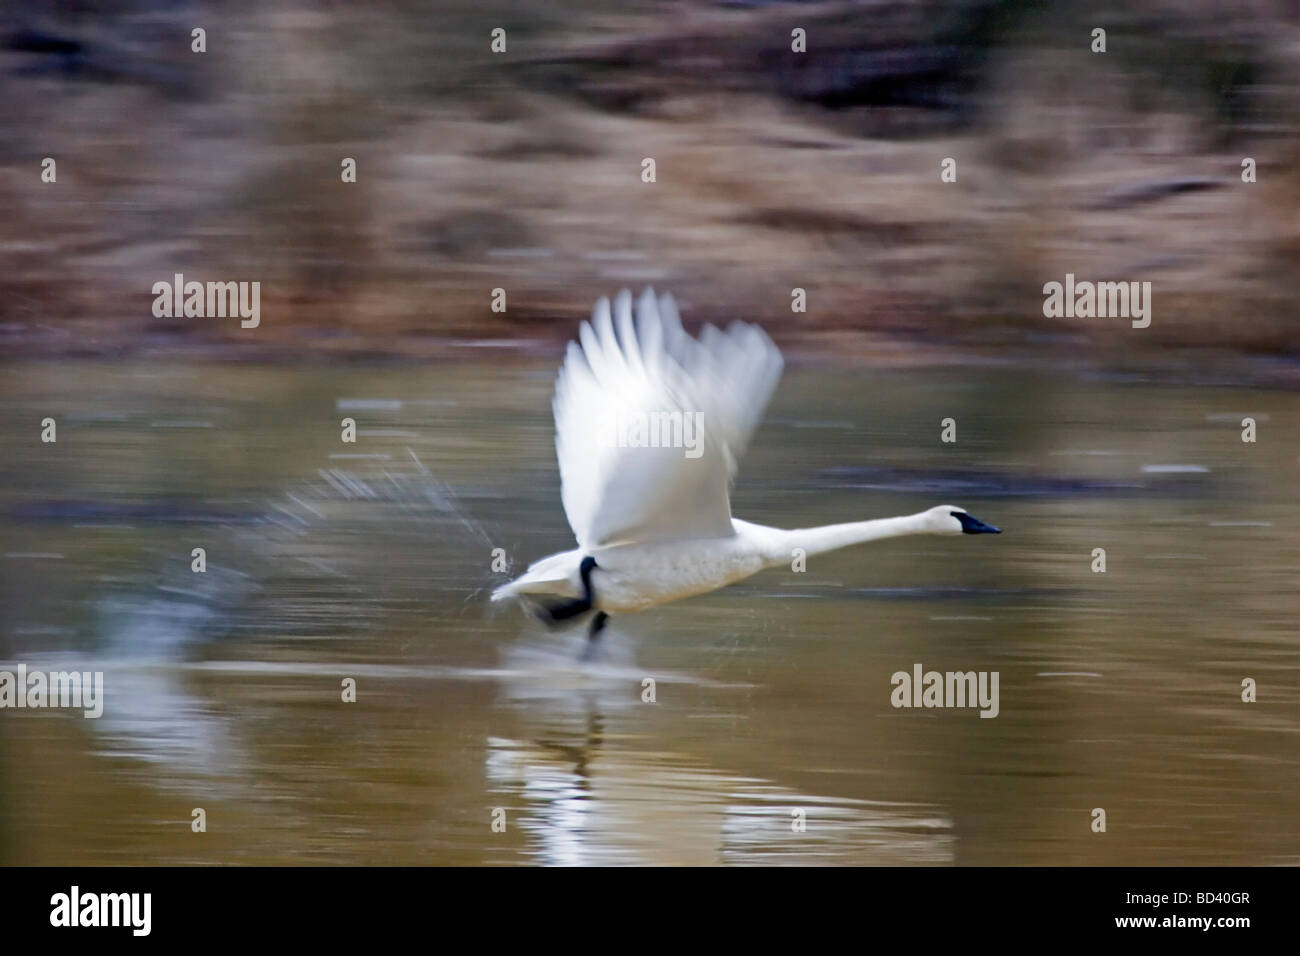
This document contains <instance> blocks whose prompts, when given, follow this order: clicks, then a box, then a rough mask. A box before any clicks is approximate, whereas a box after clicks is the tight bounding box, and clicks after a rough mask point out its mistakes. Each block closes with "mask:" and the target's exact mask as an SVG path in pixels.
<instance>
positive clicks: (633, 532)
mask: <svg viewBox="0 0 1300 956" xmlns="http://www.w3.org/2000/svg"><path fill="white" fill-rule="evenodd" d="M578 338H579V341H580V342H581V346H579V345H578V344H576V343H572V342H571V343H569V349H568V353H567V356H566V358H565V363H564V367H563V368H562V369H561V370H560V376H559V379H558V380H557V382H556V386H555V401H554V411H555V447H556V453H557V456H558V458H559V463H560V481H561V484H562V494H561V497H562V498H563V501H564V511H565V514H566V515H568V518H569V524H570V526H572V528H573V533H574V535H575V536H576V537H577V539H578V544H579V545H580V546H581V547H582V548H583V549H585V550H598V549H600V548H605V547H610V546H613V545H616V544H630V543H640V542H647V541H672V540H687V539H692V538H709V537H725V536H727V535H730V534H731V533H732V525H731V504H730V500H729V497H728V489H729V487H730V482H731V479H732V478H733V477H734V475H735V472H736V467H737V464H738V462H739V460H740V456H741V454H742V453H743V452H744V450H745V446H746V445H747V444H748V442H749V439H750V436H751V435H752V434H753V432H754V429H755V428H756V427H757V425H758V422H759V420H760V418H761V417H762V414H763V409H764V408H765V407H766V405H767V402H768V400H769V399H770V398H771V396H772V392H773V391H774V390H775V388H776V384H777V382H778V380H779V379H780V377H781V367H782V362H781V353H780V352H778V351H777V348H776V346H775V345H773V344H772V341H771V340H770V339H769V338H768V337H767V335H766V334H764V333H763V331H762V330H761V329H759V328H758V327H757V326H753V325H746V324H744V323H741V322H735V323H732V325H731V326H730V327H729V328H728V329H727V331H726V332H722V331H720V330H718V329H716V328H713V327H712V326H706V327H705V329H704V330H703V332H702V334H701V338H700V339H699V340H696V339H694V338H692V337H691V336H689V335H687V334H686V332H685V331H684V330H683V329H682V326H681V320H680V318H679V317H678V315H677V307H676V305H675V304H674V303H673V300H672V297H671V296H664V297H663V298H660V299H656V298H655V295H654V293H653V292H652V291H650V290H649V289H647V290H646V292H645V293H644V294H643V295H642V296H641V299H640V301H639V302H638V303H637V308H636V315H635V317H634V316H633V312H632V296H631V294H630V293H628V292H627V291H624V292H622V293H620V294H619V295H618V297H617V298H616V299H615V301H614V308H613V310H612V311H611V309H610V305H609V302H608V301H607V300H605V299H601V300H600V301H599V302H598V303H596V308H595V310H594V311H593V313H592V318H591V322H590V323H587V322H584V323H583V324H582V327H581V329H580V331H579V336H578ZM654 412H659V413H680V414H681V416H682V417H683V420H685V418H686V416H694V415H695V414H696V413H698V414H699V416H700V418H699V421H701V422H702V426H703V427H702V443H701V445H700V450H701V454H700V455H699V457H693V458H692V457H687V456H686V454H685V449H684V448H682V447H680V446H679V447H661V448H653V447H626V443H625V442H620V441H619V440H618V435H617V433H615V432H614V429H615V428H617V427H618V426H620V425H622V424H624V423H630V422H632V421H633V420H634V416H637V415H638V414H640V415H644V416H649V415H650V414H651V413H654ZM693 420H694V419H693ZM611 426H612V427H611Z"/></svg>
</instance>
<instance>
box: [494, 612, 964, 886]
mask: <svg viewBox="0 0 1300 956" xmlns="http://www.w3.org/2000/svg"><path fill="white" fill-rule="evenodd" d="M609 644H610V646H609V648H607V650H608V652H609V653H610V654H612V655H613V656H615V657H616V658H620V659H621V658H623V657H625V656H626V655H627V654H628V653H629V651H628V648H627V646H626V644H625V643H622V642H621V641H620V640H618V639H617V638H615V639H613V640H610V642H609ZM507 656H508V657H509V658H510V660H511V663H510V665H509V666H508V667H507V668H506V672H507V673H508V674H510V675H511V676H510V677H509V678H508V679H506V680H504V681H503V685H502V690H503V693H504V695H505V696H506V697H507V698H509V699H511V700H513V701H514V702H515V703H516V705H517V706H518V707H519V709H520V711H521V714H522V716H523V717H524V719H525V722H526V723H528V724H531V725H532V726H535V727H536V728H537V730H536V733H535V734H534V735H532V736H531V737H530V738H529V739H508V738H504V737H489V738H488V739H487V756H486V776H487V783H488V788H489V790H490V792H492V793H493V794H495V797H494V799H499V800H500V801H501V803H502V805H504V806H506V807H507V808H513V809H508V814H509V819H510V821H511V822H510V825H511V826H515V827H518V828H520V829H522V830H523V831H524V832H525V833H526V834H527V835H528V846H527V852H529V853H530V854H531V855H532V856H533V857H534V858H535V859H536V860H537V861H538V862H540V863H544V864H547V865H556V866H584V865H702V866H708V865H719V864H742V865H743V864H776V863H779V864H797V865H804V864H835V863H840V864H854V865H871V864H876V865H904V864H907V865H917V864H950V863H952V862H953V861H954V859H955V855H956V837H955V836H954V834H953V826H952V821H951V820H950V819H949V818H948V816H947V815H946V814H945V813H943V812H942V811H941V810H939V809H938V808H936V807H932V806H925V805H920V804H904V803H889V802H875V801H868V800H854V799H847V798H841V797H831V796H825V795H818V794H811V793H802V792H799V791H797V790H792V789H789V788H786V787H782V786H781V785H779V784H778V783H775V782H772V781H769V780H763V779H759V778H755V777H748V776H739V775H735V774H730V773H727V772H725V771H723V770H718V769H715V768H712V767H709V766H705V765H702V763H701V762H700V761H698V760H696V759H694V758H692V757H691V756H689V755H686V754H681V753H674V752H670V751H665V750H662V749H660V748H659V744H658V741H657V740H656V739H655V738H653V737H651V736H649V735H646V734H643V733H641V732H640V731H639V730H638V726H637V715H636V708H638V707H648V706H655V705H652V704H644V703H641V702H640V699H639V697H638V696H637V695H636V694H635V693H632V692H630V691H629V687H632V688H636V687H637V686H639V678H640V674H639V672H634V671H632V670H630V669H629V668H627V667H626V666H624V665H622V664H616V663H609V662H606V663H602V664H600V665H598V666H596V667H594V668H590V669H586V670H581V671H580V670H578V669H576V668H575V667H574V665H573V664H572V663H571V662H567V663H566V659H564V658H563V657H560V656H557V657H555V658H554V659H552V660H551V661H549V662H548V661H547V660H546V656H545V652H543V651H540V650H539V649H538V648H536V647H535V646H532V647H530V646H529V645H527V644H526V643H525V644H522V645H520V646H519V647H516V648H514V649H513V650H512V652H511V653H510V654H508V655H507ZM568 660H569V661H571V659H568ZM525 662H527V663H525ZM566 669H567V672H568V674H569V675H570V679H571V686H569V687H567V688H566V687H565V686H564V679H563V676H564V674H565V673H566ZM629 678H636V679H637V681H638V683H636V684H633V683H630V682H629ZM672 681H690V682H692V683H699V682H698V681H696V680H694V679H691V678H688V677H685V676H684V675H676V674H674V675H667V676H666V678H665V679H664V680H663V681H661V683H670V682H672ZM797 822H802V824H803V825H802V827H801V828H799V829H797V828H796V826H795V825H794V824H796V823H797Z"/></svg>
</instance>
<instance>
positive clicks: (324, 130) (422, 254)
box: [0, 0, 1300, 362]
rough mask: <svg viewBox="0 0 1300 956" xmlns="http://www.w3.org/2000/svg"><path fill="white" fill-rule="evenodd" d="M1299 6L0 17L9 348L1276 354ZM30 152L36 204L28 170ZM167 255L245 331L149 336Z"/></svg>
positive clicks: (1280, 343) (1277, 1)
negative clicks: (682, 335)
mask: <svg viewBox="0 0 1300 956" xmlns="http://www.w3.org/2000/svg"><path fill="white" fill-rule="evenodd" d="M1297 13H1300V11H1298V10H1297V8H1296V4H1295V3H1293V2H1287V0H1258V2H1251V3H1239V4H1233V5H1231V7H1230V8H1225V7H1224V6H1223V5H1222V4H1217V3H1208V2H1206V3H1202V2H1197V0H1190V2H1189V0H1178V2H1168V3H1161V2H1138V3H1132V2H1125V3H1110V4H1108V3H1085V2H1069V0H1064V2H1027V0H968V2H958V0H945V2H918V0H879V2H876V0H866V2H805V3H765V2H759V0H755V2H744V0H739V2H696V3H671V2H649V3H638V2H625V3H619V4H615V5H611V4H605V3H595V2H591V3H588V2H582V0H576V2H573V0H552V2H548V3H543V4H525V5H522V6H521V5H520V4H517V3H513V2H495V0H473V2H469V0H466V2H459V0H442V2H437V3H414V2H410V3H406V2H403V3H385V2H379V3H371V4H365V5H364V6H357V5H353V4H341V3H340V4H327V5H323V6H322V5H321V4H314V3H293V2H283V0H272V2H265V3H212V4H202V3H187V2H166V3H161V2H144V0H136V2H130V0H128V2H119V3H111V4H99V3H95V2H91V0H87V2H55V3H50V4H39V5H11V6H10V8H9V9H8V11H7V12H6V13H5V15H4V18H3V23H4V27H3V34H4V36H5V37H6V38H7V42H6V43H5V48H6V49H5V51H4V53H3V57H2V58H0V67H2V68H3V72H4V82H5V87H6V89H5V94H6V95H5V96H4V97H3V102H2V103H0V125H2V127H3V129H4V132H5V135H4V142H5V147H4V154H3V157H2V158H0V162H2V163H3V167H4V181H5V186H6V188H5V189H4V190H3V193H0V214H2V215H3V223H4V226H3V228H4V236H3V241H4V248H5V250H6V252H7V256H6V258H7V260H8V266H7V268H6V269H5V270H4V276H3V278H2V279H0V282H3V289H2V292H3V295H0V303H2V304H0V309H3V314H0V319H2V320H3V322H4V326H3V335H4V341H5V345H6V348H7V349H8V350H12V351H17V352H19V353H20V354H50V353H54V354H69V353H72V354H120V353H122V352H135V353H140V352H156V351H159V350H162V351H169V352H170V351H178V350H187V349H199V350H204V349H206V350H208V351H212V350H217V349H219V348H237V347H244V348H247V349H249V350H251V351H253V352H254V353H255V354H256V355H257V356H259V357H267V356H271V355H287V356H297V355H303V354H304V353H312V354H316V353H324V354H334V353H345V354H348V355H362V356H374V355H381V356H404V357H419V358H437V357H440V356H441V355H442V354H443V352H442V349H443V348H444V346H445V343H446V340H447V339H456V340H463V339H466V338H469V339H493V340H516V341H517V340H524V341H527V342H533V341H536V340H552V341H553V340H556V339H560V338H564V337H567V336H568V335H569V334H570V333H571V330H572V326H573V320H574V317H575V315H576V314H577V313H579V312H582V311H585V310H586V309H588V308H589V307H590V300H591V299H592V298H593V291H594V290H605V289H608V288H611V287H614V286H617V285H619V284H629V285H637V286H640V285H644V284H653V283H658V284H665V283H667V284H670V285H671V287H672V288H673V290H674V292H675V293H676V294H677V296H678V297H679V298H681V299H683V300H684V301H686V302H688V303H690V304H692V305H693V306H694V315H695V316H696V318H697V319H730V318H732V317H735V316H747V317H749V318H752V319H756V320H761V321H762V322H763V323H764V324H765V325H767V326H769V327H770V328H772V329H773V331H774V333H775V334H776V335H777V337H778V338H779V339H780V340H781V341H782V342H784V343H787V344H791V345H795V346H798V347H801V348H807V349H811V350H815V351H818V352H821V353H832V352H833V353H834V354H837V355H843V354H845V353H846V352H848V353H849V354H854V353H860V352H870V351H872V350H874V349H879V348H880V347H882V344H883V343H882V342H881V341H880V337H882V336H883V337H885V338H886V339H887V340H889V341H890V342H893V343H895V344H897V343H899V342H902V343H905V344H906V345H908V346H909V347H913V348H923V347H925V346H927V345H928V344H930V343H936V342H941V343H943V344H952V343H966V344H971V345H982V346H985V347H996V348H997V349H999V350H1005V349H1007V348H1011V347H1023V346H1026V345H1027V344H1032V347H1033V349H1034V351H1035V352H1036V353H1038V352H1041V351H1042V350H1044V349H1045V348H1047V347H1050V346H1052V345H1055V346H1058V347H1060V348H1062V349H1064V350H1067V351H1069V352H1070V353H1071V354H1076V353H1077V350H1078V349H1079V348H1081V347H1085V348H1087V350H1088V352H1089V353H1090V354H1091V353H1098V354H1101V355H1104V356H1105V357H1106V358H1107V359H1109V360H1111V361H1114V362H1124V361H1127V360H1128V359H1129V358H1130V356H1131V353H1132V352H1133V351H1134V350H1135V349H1136V350H1144V351H1148V352H1154V353H1155V354H1156V355H1157V356H1164V355H1167V353H1168V351H1169V350H1170V349H1174V348H1177V349H1183V348H1193V347H1203V348H1207V349H1211V350H1215V351H1220V350H1224V351H1227V352H1229V353H1236V352H1239V351H1246V352H1251V353H1256V354H1259V353H1277V352H1288V351H1292V352H1293V351H1294V349H1295V348H1296V346H1297V332H1296V311H1295V309H1296V307H1295V293H1296V285H1295V284H1296V282H1297V281H1300V280H1297V278H1296V270H1295V269H1294V268H1293V265H1294V262H1295V258H1296V254H1297V251H1300V185H1297V183H1298V182H1300V180H1298V179H1297V177H1296V176H1295V175H1294V170H1295V168H1296V165H1297V161H1298V160H1300V150H1298V149H1297V130H1298V128H1300V117H1298V116H1297V109H1300V107H1297V103H1300V97H1297V89H1298V88H1300V56H1297V49H1298V47H1300V18H1298V17H1297ZM196 26H201V27H204V29H206V31H207V52H206V53H204V54H195V53H193V52H191V49H190V43H191V41H190V31H191V29H192V28H193V27H196ZM496 27H501V28H503V29H505V30H506V35H507V52H506V53H504V54H494V53H492V52H491V50H490V33H491V31H492V29H494V28H496ZM796 27H798V28H802V29H804V30H805V31H806V34H807V46H808V52H807V53H805V54H798V53H793V52H791V42H792V41H791V31H792V30H793V29H794V28H796ZM1096 27H1101V28H1103V29H1105V30H1106V31H1107V32H1106V41H1107V49H1106V52H1105V53H1104V54H1097V53H1093V52H1091V46H1092V42H1093V41H1092V30H1093V29H1094V28H1096ZM46 156H51V157H54V158H55V159H56V160H57V162H58V172H59V179H58V185H57V188H50V187H49V186H48V185H46V184H42V183H41V182H40V180H39V178H38V173H39V170H40V161H41V159H42V158H44V157H46ZM343 157H353V158H355V159H356V161H357V168H358V175H357V182H356V183H355V184H346V185H345V184H343V183H342V182H341V181H340V162H341V160H342V158H343ZM645 157H653V158H654V159H655V160H656V164H657V182H656V183H654V184H653V185H648V184H643V183H642V182H641V180H640V172H641V161H642V159H643V158H645ZM1245 157H1250V158H1253V159H1254V160H1255V162H1256V164H1257V174H1256V175H1257V180H1258V181H1257V182H1255V183H1253V184H1245V183H1243V182H1242V181H1241V161H1242V159H1243V158H1245ZM945 158H953V159H955V160H956V161H957V177H958V178H957V182H956V183H952V184H946V183H941V182H940V178H939V173H940V163H941V161H942V160H943V159H945ZM1067 271H1071V272H1074V273H1075V274H1076V275H1078V276H1079V277H1080V278H1085V277H1092V278H1097V279H1115V280H1118V279H1130V278H1132V279H1140V280H1146V281H1151V282H1153V284H1154V286H1155V290H1156V295H1157V306H1156V308H1157V314H1156V317H1155V321H1154V323H1153V327H1152V328H1151V329H1149V330H1146V331H1145V332H1144V333H1143V334H1142V335H1131V334H1127V333H1126V334H1122V335H1119V334H1116V333H1117V331H1118V330H1117V329H1115V328H1113V327H1111V326H1108V325H1107V323H1104V322H1097V321H1094V322H1090V323H1066V322H1061V321H1059V320H1047V319H1044V318H1043V315H1042V301H1041V297H1042V292H1041V289H1042V285H1043V283H1044V282H1047V281H1051V280H1056V281H1060V280H1061V279H1062V278H1063V276H1064V274H1065V273H1066V272H1067ZM174 272H184V273H187V274H188V275H191V276H194V277H200V278H213V279H215V278H223V277H227V278H233V277H238V278H240V279H246V280H253V279H257V280H260V281H261V282H262V286H263V291H262V295H263V300H262V309H263V312H264V314H265V315H266V316H267V321H266V323H265V325H264V327H263V328H261V329H259V330H257V332H256V334H248V333H243V332H241V330H239V329H238V327H237V326H236V327H235V328H231V327H230V324H229V323H225V324H222V323H215V322H197V323H196V322H192V321H186V320H184V319H176V320H155V319H153V317H152V316H151V315H150V312H149V308H148V306H149V304H150V303H151V302H152V296H150V295H149V288H150V287H151V285H152V283H153V282H154V281H157V280H159V279H162V278H164V277H170V276H171V275H172V274H173V273H174ZM796 286H797V287H801V288H805V289H807V290H808V293H809V295H808V302H809V307H808V311H807V313H806V314H793V313H792V312H791V310H790V290H791V288H793V287H796ZM495 287H502V288H505V289H506V290H507V292H508V294H509V308H508V310H507V311H506V312H505V313H493V312H492V311H491V310H490V290H491V289H493V288H495ZM1184 357H1186V356H1185V355H1184ZM1217 359H1218V360H1219V361H1224V362H1226V361H1230V358H1229V357H1228V356H1222V355H1220V356H1217Z"/></svg>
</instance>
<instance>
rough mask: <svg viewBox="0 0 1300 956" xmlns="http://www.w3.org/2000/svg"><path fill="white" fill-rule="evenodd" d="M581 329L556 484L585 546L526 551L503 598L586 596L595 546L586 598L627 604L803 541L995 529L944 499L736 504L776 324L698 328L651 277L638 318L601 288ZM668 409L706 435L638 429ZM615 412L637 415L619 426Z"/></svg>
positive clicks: (628, 303)
mask: <svg viewBox="0 0 1300 956" xmlns="http://www.w3.org/2000/svg"><path fill="white" fill-rule="evenodd" d="M616 329H617V331H616ZM580 339H581V342H582V345H581V347H579V346H578V345H577V344H575V343H570V344H569V351H568V355H567V357H566V360H565V364H564V367H563V369H561V371H560V376H559V379H558V381H557V383H556V389H555V401H554V412H555V432H556V434H555V446H556V451H557V454H558V458H559V464H560V481H561V488H562V490H561V498H562V499H563V502H564V510H565V514H566V515H567V516H568V519H569V524H570V526H571V527H572V528H573V533H574V536H575V537H576V538H577V539H578V547H577V548H575V549H573V550H572V551H564V552H561V553H559V554H553V555H551V556H550V557H546V558H543V559H541V560H540V561H538V562H536V563H535V564H533V565H531V566H530V567H529V568H528V571H527V572H526V573H525V574H523V575H522V576H521V577H519V578H516V579H515V580H513V581H511V582H510V583H508V584H505V585H502V586H501V587H499V588H497V589H496V591H494V592H493V594H492V599H493V600H494V601H500V600H503V599H507V598H516V599H520V600H524V601H533V602H541V601H542V600H543V599H544V598H548V597H550V598H578V597H580V596H581V595H583V593H584V590H585V589H584V586H583V583H582V575H581V571H580V568H581V563H582V561H583V559H584V558H587V557H590V558H594V559H595V562H596V564H595V568H594V569H593V570H592V571H590V572H589V573H590V575H591V585H592V586H591V592H590V593H591V598H592V600H591V607H592V608H593V609H595V610H598V611H605V612H629V611H641V610H645V609H646V608H649V607H654V606H655V605H658V604H666V603H668V602H669V601H676V600H679V599H681V598H685V597H690V596H692V595H696V594H703V593H705V592H707V591H713V590H715V589H717V588H720V587H724V586H726V585H728V584H732V583H734V582H736V581H739V580H741V579H742V578H747V577H749V576H750V575H751V574H755V573H756V572H758V571H761V570H763V569H764V568H770V567H775V566H777V565H787V566H788V565H790V563H791V562H792V561H793V560H794V557H795V556H796V549H801V550H802V552H803V554H804V555H807V556H811V555H815V554H818V553H822V552H826V551H832V550H835V549H837V548H843V547H846V546H848V545H851V544H859V543H862V542H866V541H874V540H878V539H880V538H890V537H896V536H899V535H907V534H961V533H962V532H963V531H966V532H967V533H978V532H981V531H990V532H992V531H996V529H993V528H990V527H989V526H987V525H984V524H983V523H982V522H980V521H978V520H977V519H974V518H971V517H969V516H968V515H966V512H965V511H963V510H962V509H960V508H955V507H952V506H949V505H941V506H939V507H937V508H931V509H929V510H928V511H922V512H919V513H917V514H913V515H906V516H903V517H899V518H882V519H877V520H874V521H856V522H849V523H846V524H835V525H826V526H824V527H820V528H805V529H799V530H783V529H780V528H770V527H767V526H765V525H758V524H751V523H750V522H747V521H741V520H739V519H737V518H733V517H732V516H731V503H730V499H729V495H728V492H729V488H730V483H731V480H732V478H733V477H734V475H735V472H736V466H737V463H738V461H739V459H740V456H741V454H743V452H744V449H745V446H746V445H747V444H748V441H749V438H750V436H751V435H752V434H753V431H754V429H755V428H756V427H757V425H758V421H759V418H760V417H761V415H762V413H763V409H764V408H765V407H766V406H767V402H768V399H769V398H770V397H771V395H772V392H773V391H774V390H775V388H776V383H777V381H778V380H779V378H780V375H781V367H782V360H781V354H780V352H778V351H777V349H776V346H775V345H773V344H772V341H771V340H770V339H769V338H768V337H767V335H766V334H764V333H763V331H762V330H761V329H759V328H758V327H757V326H754V325H747V324H744V323H740V322H734V323H732V325H731V326H730V327H729V328H728V329H727V331H726V332H725V333H724V332H721V331H719V330H718V329H716V328H714V327H713V326H705V327H704V329H703V330H702V331H701V334H700V338H699V339H698V340H697V339H694V338H692V337H691V336H689V335H687V334H686V332H685V331H683V329H682V327H681V321H680V320H679V318H678V316H677V309H676V306H675V305H674V304H673V300H672V297H671V296H664V297H663V298H660V299H657V300H656V298H655V296H654V293H653V292H651V291H650V290H648V289H647V290H646V292H645V293H644V294H643V295H642V296H641V299H640V301H639V302H638V304H637V315H636V320H635V322H634V321H633V318H632V297H631V295H630V294H629V293H628V292H626V291H624V292H623V293H621V294H620V295H619V296H618V298H617V299H616V300H615V304H614V311H613V314H611V312H610V307H609V302H608V300H606V299H601V300H600V301H599V302H598V303H597V304H596V309H595V312H594V314H593V316H592V321H591V323H590V324H589V323H586V322H584V323H583V324H582V329H581V334H580ZM674 416H675V417H674ZM668 420H672V421H678V420H694V421H698V422H699V423H700V424H701V430H700V432H701V433H700V435H698V436H694V437H698V438H699V441H698V443H697V445H695V446H690V439H691V438H692V437H693V436H691V435H690V433H689V429H687V432H686V433H685V434H684V435H683V434H682V433H681V432H680V430H678V431H677V432H673V433H671V434H669V430H667V429H665V431H663V432H661V433H660V437H669V438H674V439H675V438H677V437H679V436H680V437H681V438H682V441H681V442H679V443H676V444H673V443H672V442H668V443H664V444H663V445H661V446H660V447H646V445H645V443H644V442H643V441H642V442H641V443H638V441H639V440H643V439H645V438H646V435H645V432H644V430H643V431H641V432H640V433H638V432H637V429H636V425H637V423H638V422H642V423H644V422H645V421H668ZM611 422H614V423H618V422H623V423H627V422H631V423H632V426H631V427H630V428H629V429H627V430H626V431H624V432H622V433H619V431H618V429H617V428H616V427H615V428H611V427H610V426H611ZM620 434H621V435H622V438H630V439H631V440H630V441H624V440H621V439H620V438H619V435H620ZM683 444H685V445H686V446H688V447H683Z"/></svg>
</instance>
